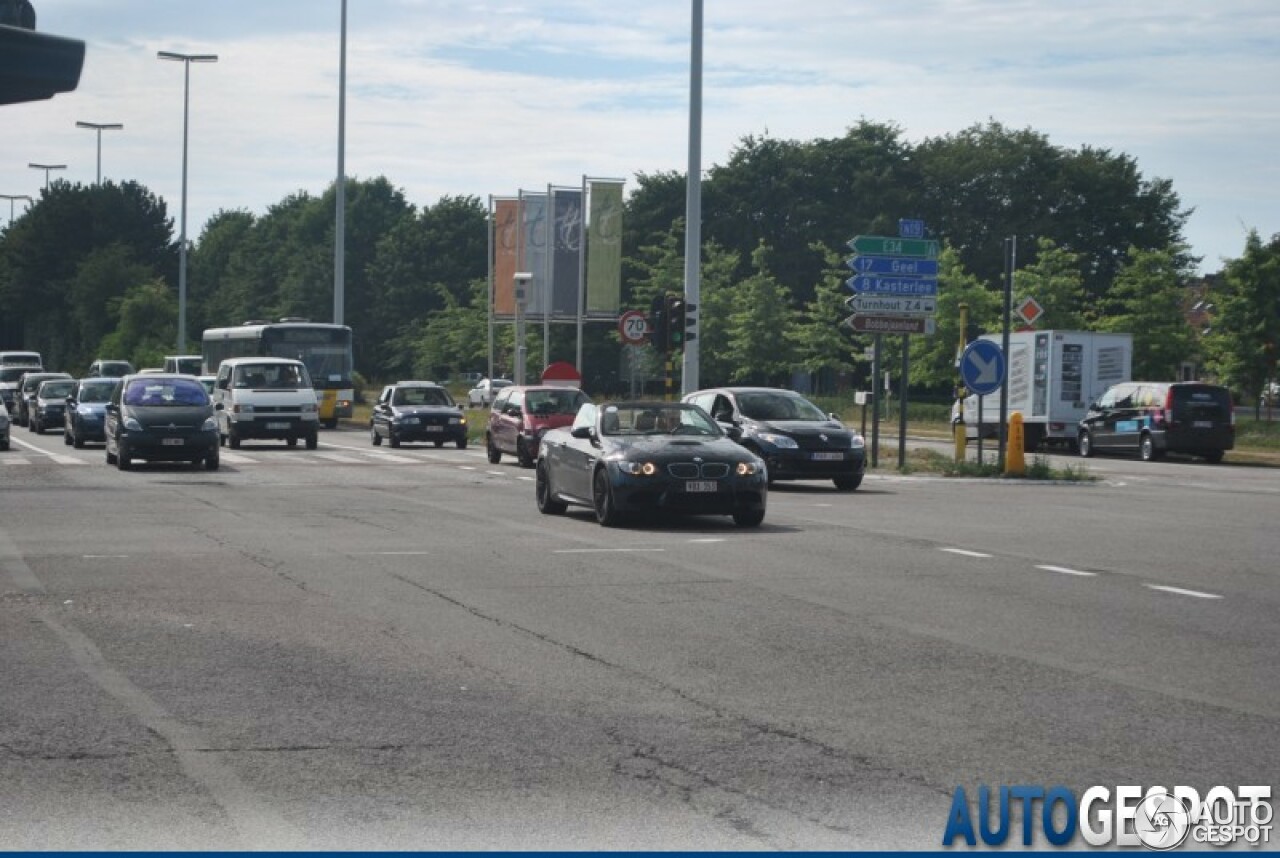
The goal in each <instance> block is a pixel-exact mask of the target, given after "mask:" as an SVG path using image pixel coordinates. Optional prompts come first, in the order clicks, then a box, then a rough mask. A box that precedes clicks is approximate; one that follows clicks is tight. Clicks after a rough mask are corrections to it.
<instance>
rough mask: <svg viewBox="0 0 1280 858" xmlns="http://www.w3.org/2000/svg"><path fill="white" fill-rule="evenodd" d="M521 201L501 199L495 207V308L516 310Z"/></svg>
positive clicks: (509, 312)
mask: <svg viewBox="0 0 1280 858" xmlns="http://www.w3.org/2000/svg"><path fill="white" fill-rule="evenodd" d="M518 213H519V205H518V201H517V200H515V199H514V198H505V199H498V200H496V201H495V205H494V210H493V312H494V314H495V315H499V316H514V315H515V314H516V296H515V276H516V270H517V269H516V264H517V263H518V262H519V257H520V246H519V239H520V230H519V228H518V220H517V216H518Z"/></svg>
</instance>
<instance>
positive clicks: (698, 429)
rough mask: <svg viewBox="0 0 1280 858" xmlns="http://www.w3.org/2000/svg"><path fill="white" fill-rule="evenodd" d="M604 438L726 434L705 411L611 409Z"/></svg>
mask: <svg viewBox="0 0 1280 858" xmlns="http://www.w3.org/2000/svg"><path fill="white" fill-rule="evenodd" d="M600 432H601V433H602V434H604V435H707V436H712V437H719V436H720V435H722V434H724V433H723V432H722V431H721V429H720V427H719V426H717V425H716V424H715V422H713V421H712V420H711V418H710V417H708V416H707V415H706V414H705V413H704V412H703V411H702V410H701V409H699V408H695V407H693V406H692V405H683V404H680V403H676V402H671V403H652V402H650V403H637V404H635V405H608V406H605V409H604V412H603V414H602V415H601V417H600Z"/></svg>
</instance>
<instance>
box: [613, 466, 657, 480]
mask: <svg viewBox="0 0 1280 858" xmlns="http://www.w3.org/2000/svg"><path fill="white" fill-rule="evenodd" d="M618 470H619V471H622V473H624V474H630V475H631V476H633V477H652V476H653V475H654V474H656V473H658V466H657V465H655V464H654V463H653V462H618Z"/></svg>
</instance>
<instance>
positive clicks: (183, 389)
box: [123, 378, 209, 407]
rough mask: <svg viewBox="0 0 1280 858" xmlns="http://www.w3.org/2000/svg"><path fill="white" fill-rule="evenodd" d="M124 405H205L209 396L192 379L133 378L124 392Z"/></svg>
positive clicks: (202, 387) (202, 386) (199, 384)
mask: <svg viewBox="0 0 1280 858" xmlns="http://www.w3.org/2000/svg"><path fill="white" fill-rule="evenodd" d="M123 398H124V404H125V405H154V406H160V407H163V406H174V405H178V406H192V405H207V404H208V403H209V394H207V393H205V391H204V385H202V384H201V383H200V382H198V381H196V380H195V379H194V378H135V379H134V380H133V381H131V382H129V386H128V387H127V388H125V391H124V397H123Z"/></svg>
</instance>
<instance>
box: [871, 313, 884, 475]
mask: <svg viewBox="0 0 1280 858" xmlns="http://www.w3.org/2000/svg"><path fill="white" fill-rule="evenodd" d="M883 336H884V335H883V334H876V340H875V345H874V346H872V349H871V467H873V468H874V467H876V466H877V465H878V464H879V463H880V396H881V391H880V346H881V342H882V341H881V338H882V337H883Z"/></svg>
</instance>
